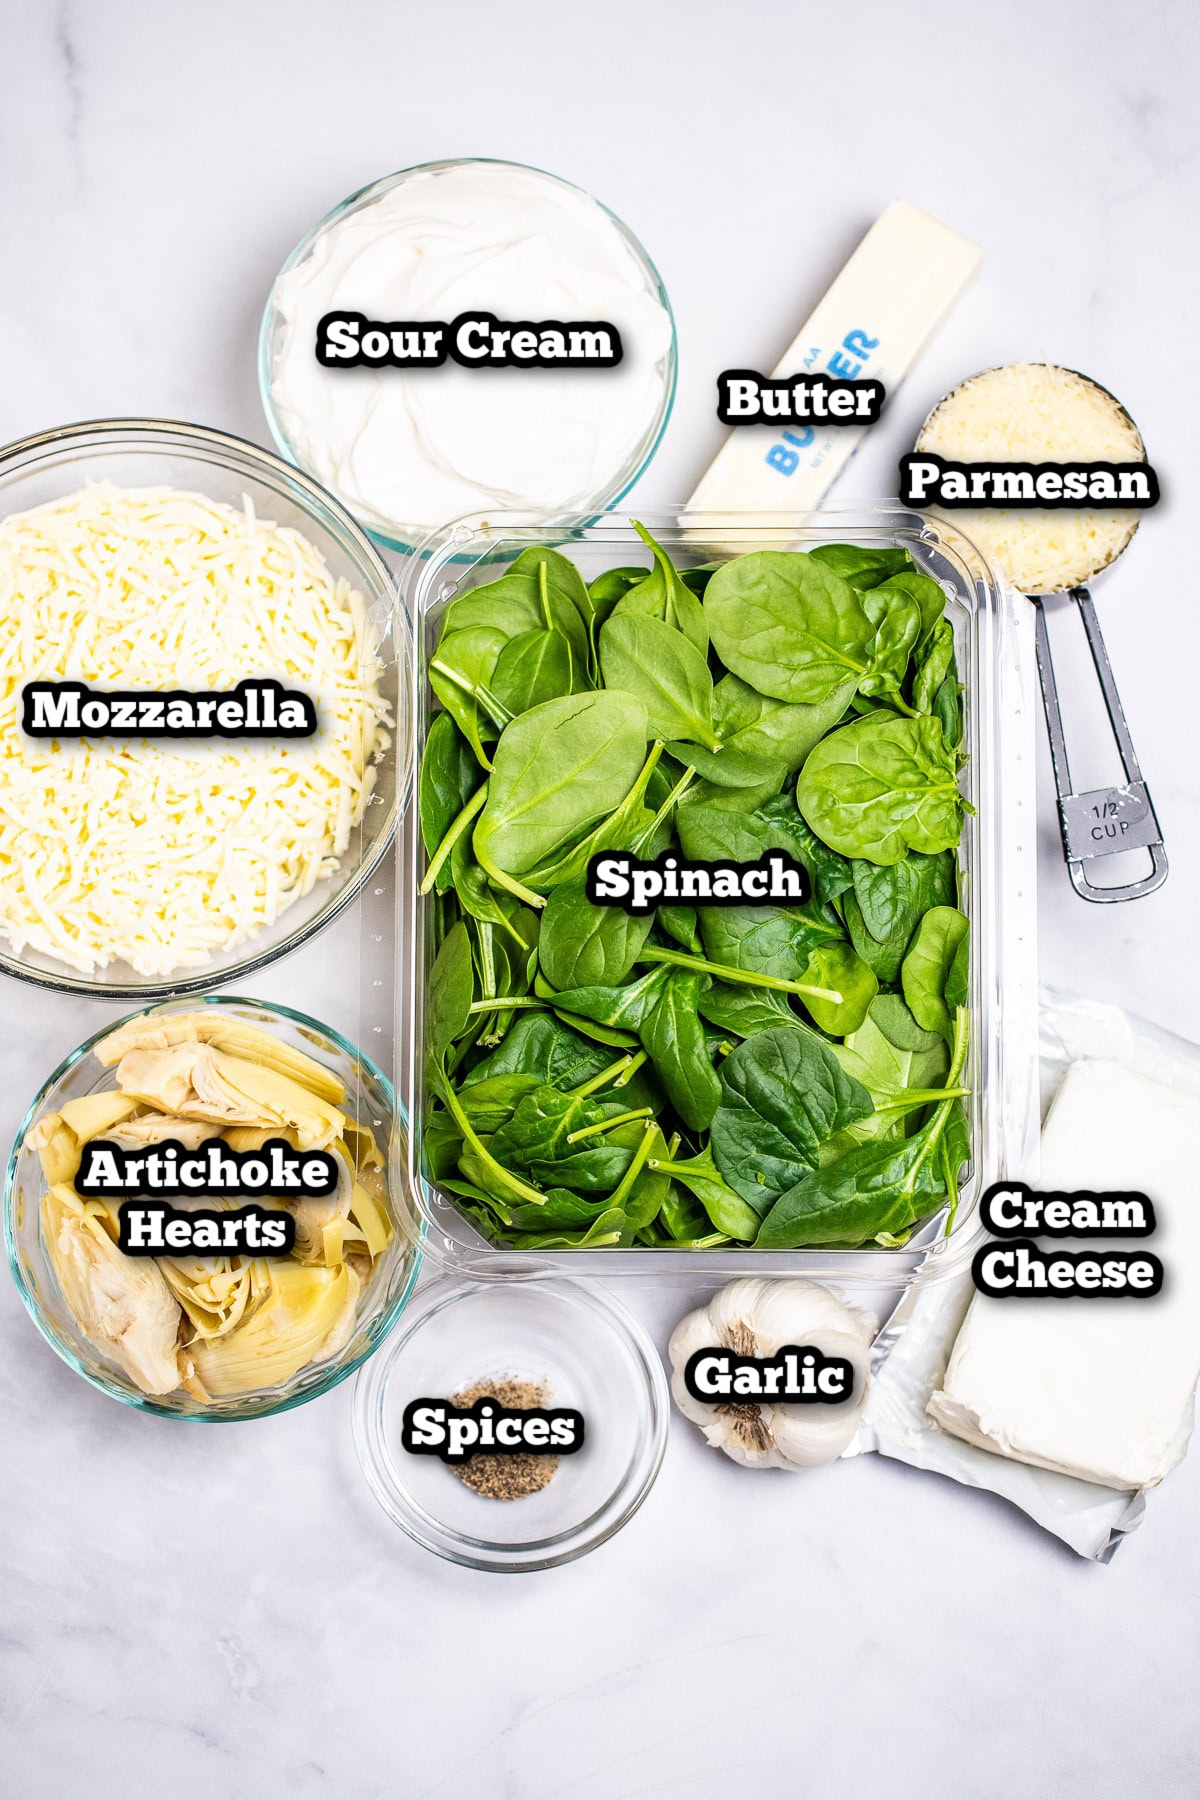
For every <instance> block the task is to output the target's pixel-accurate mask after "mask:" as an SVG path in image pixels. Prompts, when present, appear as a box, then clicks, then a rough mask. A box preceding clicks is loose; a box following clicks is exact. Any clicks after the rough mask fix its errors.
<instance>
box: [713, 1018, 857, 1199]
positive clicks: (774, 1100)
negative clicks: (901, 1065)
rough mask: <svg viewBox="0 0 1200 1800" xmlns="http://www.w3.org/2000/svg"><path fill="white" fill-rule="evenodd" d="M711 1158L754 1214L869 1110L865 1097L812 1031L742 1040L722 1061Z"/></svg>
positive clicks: (769, 1033) (761, 1034) (785, 1031)
mask: <svg viewBox="0 0 1200 1800" xmlns="http://www.w3.org/2000/svg"><path fill="white" fill-rule="evenodd" d="M721 1089H722V1097H721V1104H720V1106H719V1107H718V1108H717V1111H716V1113H715V1115H714V1117H713V1121H712V1128H711V1131H710V1143H711V1145H712V1154H713V1160H714V1161H715V1162H716V1165H717V1167H718V1169H719V1170H720V1172H721V1174H722V1175H723V1176H724V1177H725V1179H726V1181H728V1182H729V1184H730V1186H731V1187H733V1188H735V1189H736V1190H737V1192H738V1193H739V1194H740V1195H741V1196H742V1198H743V1200H746V1201H747V1202H748V1203H749V1204H750V1205H751V1206H752V1207H754V1209H755V1211H756V1212H759V1213H764V1212H766V1211H767V1209H768V1207H769V1206H770V1205H771V1203H772V1202H773V1201H774V1200H776V1199H777V1198H778V1196H779V1195H780V1194H781V1193H783V1192H784V1191H785V1190H787V1189H788V1188H790V1187H792V1186H793V1185H794V1184H795V1183H796V1182H797V1181H799V1180H800V1179H801V1177H802V1176H803V1175H804V1174H805V1173H806V1172H807V1171H808V1170H809V1169H811V1168H812V1167H813V1166H814V1164H815V1163H816V1160H817V1152H818V1150H819V1149H820V1146H821V1144H822V1143H823V1142H824V1140H825V1139H826V1138H828V1137H831V1136H832V1135H833V1133H834V1132H835V1131H841V1130H843V1129H844V1128H845V1127H846V1126H847V1125H849V1124H851V1123H852V1122H853V1121H854V1120H855V1119H861V1118H865V1117H866V1116H867V1114H868V1113H870V1111H871V1096H870V1094H868V1092H867V1090H866V1089H865V1088H864V1087H863V1086H862V1084H861V1083H860V1082H857V1081H855V1080H854V1078H853V1076H851V1075H847V1074H846V1073H845V1071H844V1070H843V1069H842V1067H841V1065H840V1064H839V1062H838V1060H837V1058H836V1057H835V1056H834V1054H833V1052H832V1051H831V1050H829V1049H828V1048H827V1047H826V1046H825V1045H824V1044H822V1043H821V1042H820V1040H819V1039H818V1038H816V1037H815V1036H813V1035H812V1033H810V1032H802V1031H791V1030H788V1029H787V1028H783V1029H780V1030H774V1031H762V1032H759V1033H758V1034H757V1035H756V1036H754V1037H751V1038H747V1039H746V1040H745V1041H744V1042H743V1043H741V1044H739V1045H738V1048H737V1049H736V1050H735V1051H734V1052H733V1053H732V1055H730V1056H728V1057H727V1058H726V1059H725V1062H724V1063H723V1064H722V1067H721Z"/></svg>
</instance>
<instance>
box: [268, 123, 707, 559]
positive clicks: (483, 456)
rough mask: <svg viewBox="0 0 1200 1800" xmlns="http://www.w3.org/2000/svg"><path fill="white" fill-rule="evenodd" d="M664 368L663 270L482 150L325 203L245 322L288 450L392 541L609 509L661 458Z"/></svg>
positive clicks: (671, 353) (671, 387)
mask: <svg viewBox="0 0 1200 1800" xmlns="http://www.w3.org/2000/svg"><path fill="white" fill-rule="evenodd" d="M481 319H482V320H485V321H486V320H488V319H490V320H491V321H492V325H491V326H490V327H489V326H488V325H486V324H484V325H480V324H478V323H474V322H475V321H479V320H481ZM464 321H465V322H466V323H465V324H461V322H464ZM439 325H440V326H442V327H444V330H443V331H442V332H441V333H440V334H439V333H438V332H437V330H436V327H437V326H439ZM418 326H419V327H421V328H422V329H421V332H420V335H419V336H417V335H416V334H415V332H414V327H418ZM456 327H460V329H456ZM572 327H574V328H575V330H574V332H572V329H571V328H572ZM581 328H586V329H587V331H588V337H587V339H586V340H585V341H584V342H583V344H582V347H581V345H580V342H579V331H580V329H581ZM604 328H611V329H610V331H609V332H608V333H607V335H606V332H605V329H604ZM497 340H499V343H497ZM531 343H532V344H534V345H536V348H534V349H533V350H532V351H528V350H527V347H528V346H530V344H531ZM560 346H561V350H562V354H557V352H559V350H560ZM614 347H616V348H617V352H618V354H617V356H616V357H615V358H614V357H613V355H612V350H613V348H614ZM414 350H416V351H417V352H418V353H421V352H422V351H427V352H429V353H430V354H429V356H428V360H425V359H423V360H420V361H412V360H410V358H411V357H412V353H413V351H414ZM593 351H595V352H596V355H595V360H593V361H591V362H589V361H587V360H586V358H587V357H588V355H589V353H591V352H593ZM675 378H676V340H675V322H674V318H673V316H672V313H671V306H670V302H669V300H668V298H667V293H666V289H665V288H664V286H663V283H662V279H661V277H660V276H659V273H658V271H657V269H656V268H655V266H654V264H653V263H652V262H651V260H650V258H649V257H648V256H647V254H646V252H645V250H644V249H643V248H642V246H641V244H640V243H639V242H638V240H637V238H636V237H634V235H633V233H632V232H631V231H630V230H629V229H628V227H627V226H626V225H624V224H623V223H622V222H621V220H620V219H618V218H616V217H615V215H614V214H613V213H611V212H610V211H609V210H608V208H607V207H605V206H602V205H601V204H600V202H599V201H597V200H594V199H593V198H592V197H591V195H590V194H587V193H585V192H584V191H583V189H582V188H578V187H575V186H573V185H572V184H571V183H570V182H567V181H562V180H560V179H559V178H558V177H557V176H554V175H548V174H546V173H544V172H543V171H542V170H540V169H533V168H528V167H526V166H525V165H523V164H520V163H509V162H497V161H491V160H486V159H482V158H468V159H459V160H452V161H445V162H434V163H423V164H421V165H419V166H418V167H416V168H411V169H404V170H401V171H400V172H399V173H398V174H395V175H388V176H385V177H384V178H383V179H382V180H381V181H376V182H374V183H372V184H371V186H369V187H366V188H363V189H361V190H360V192H358V193H356V194H352V195H351V196H350V197H349V199H347V200H344V201H343V202H342V203H341V205H340V206H337V207H335V208H334V210H333V211H332V212H331V213H329V214H328V215H327V216H326V217H325V218H324V219H322V220H321V221H320V223H319V224H318V225H316V226H315V227H314V228H313V230H312V231H310V232H309V233H308V235H307V236H306V237H305V238H304V239H303V241H302V242H301V243H300V244H298V245H297V247H296V248H295V250H293V252H292V254H291V255H290V256H289V257H288V259H287V261H286V262H285V263H284V265H283V267H282V269H281V270H280V272H279V274H278V276H277V277H276V279H275V284H274V286H273V288H272V290H271V296H270V299H269V301H268V303H267V308H266V312H265V314H264V316H263V322H262V330H261V334H260V340H259V381H260V385H261V390H262V398H263V406H264V408H265V411H266V415H267V421H268V424H269V425H270V428H271V432H272V435H273V436H274V438H275V441H276V443H277V444H278V446H279V448H280V450H281V451H282V452H283V454H284V455H285V456H286V457H288V459H289V460H290V461H292V462H294V463H296V464H297V465H298V466H299V467H300V468H302V469H304V470H305V471H306V472H307V473H308V474H310V475H312V476H314V477H315V478H316V479H317V480H319V481H320V482H322V483H323V485H324V486H326V487H327V488H329V489H330V491H331V492H333V493H334V494H335V495H336V496H337V497H338V498H339V499H340V500H341V501H342V502H343V504H344V505H345V506H346V507H347V508H348V509H349V510H350V511H351V512H352V513H353V514H354V515H355V517H356V518H357V519H358V520H359V521H360V522H361V523H362V524H363V525H364V526H365V527H366V529H367V530H368V531H369V532H370V533H371V534H372V536H374V537H375V538H377V539H378V540H379V541H380V542H381V543H384V544H386V545H388V546H389V547H390V548H392V549H398V550H410V549H412V548H413V547H414V545H416V544H417V543H418V542H419V541H420V540H421V539H423V538H424V537H425V536H426V535H427V534H428V533H429V532H430V531H432V530H435V529H436V528H438V527H439V526H444V525H446V524H447V523H449V522H450V521H451V520H454V519H460V518H465V517H474V518H487V517H488V516H489V515H490V514H492V513H494V512H496V511H500V510H503V511H504V512H505V513H506V514H507V515H509V516H514V515H515V516H519V517H521V518H522V519H523V520H525V521H526V522H528V523H529V524H535V525H536V524H542V523H546V524H549V523H553V522H554V521H555V520H557V519H560V518H563V517H566V516H578V515H579V514H580V513H600V512H602V511H603V510H604V508H606V507H608V506H611V505H613V504H614V503H615V502H616V501H618V500H619V499H620V498H621V497H622V495H623V494H625V493H627V492H628V490H629V489H630V488H631V487H632V485H633V483H634V482H635V481H636V480H637V478H638V476H639V475H640V474H641V473H642V471H643V469H644V468H645V467H646V465H647V463H648V462H649V461H650V459H651V457H652V456H653V455H654V452H655V450H656V449H657V447H658V444H659V441H660V439H661V437H662V434H663V431H664V430H665V428H666V424H667V420H668V418H669V417H670V412H671V406H672V402H673V400H674V395H675Z"/></svg>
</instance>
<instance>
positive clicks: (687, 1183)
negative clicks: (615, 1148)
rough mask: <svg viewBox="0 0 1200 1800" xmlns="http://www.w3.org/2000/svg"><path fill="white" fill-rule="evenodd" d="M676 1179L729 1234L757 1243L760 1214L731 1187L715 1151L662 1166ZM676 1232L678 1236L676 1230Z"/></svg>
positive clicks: (716, 1224)
mask: <svg viewBox="0 0 1200 1800" xmlns="http://www.w3.org/2000/svg"><path fill="white" fill-rule="evenodd" d="M659 1167H660V1169H661V1170H662V1172H663V1173H665V1174H669V1175H670V1177H671V1180H672V1182H673V1183H674V1184H675V1185H676V1186H679V1187H684V1188H687V1189H689V1190H690V1191H691V1193H692V1194H694V1195H695V1197H696V1199H697V1200H698V1201H699V1202H700V1204H701V1206H702V1207H703V1208H704V1211H705V1214H706V1215H707V1218H708V1219H709V1220H711V1222H712V1223H713V1224H714V1225H715V1226H716V1228H717V1230H718V1231H719V1232H721V1233H723V1235H724V1236H725V1237H728V1238H740V1239H741V1240H742V1241H743V1242H744V1243H753V1242H754V1239H755V1237H756V1236H757V1234H758V1227H759V1223H760V1217H759V1214H758V1213H757V1212H756V1211H755V1210H754V1208H753V1207H752V1206H749V1205H748V1204H747V1203H746V1201H745V1200H743V1199H742V1196H741V1195H740V1194H739V1193H738V1192H737V1191H736V1189H734V1188H732V1187H730V1185H729V1183H728V1182H727V1181H726V1180H725V1177H724V1176H723V1175H722V1174H721V1172H720V1170H719V1169H718V1168H717V1166H716V1164H715V1163H714V1162H713V1159H712V1152H711V1151H710V1150H705V1152H704V1153H703V1155H702V1156H696V1157H692V1158H691V1159H690V1160H685V1161H683V1162H674V1161H672V1162H667V1163H662V1164H660V1165H659ZM672 1235H678V1234H676V1233H673V1234H672Z"/></svg>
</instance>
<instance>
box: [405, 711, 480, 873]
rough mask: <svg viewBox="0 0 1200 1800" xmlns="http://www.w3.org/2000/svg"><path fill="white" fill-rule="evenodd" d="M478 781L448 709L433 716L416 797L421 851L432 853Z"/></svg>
mask: <svg viewBox="0 0 1200 1800" xmlns="http://www.w3.org/2000/svg"><path fill="white" fill-rule="evenodd" d="M478 782H479V764H478V762H477V761H476V759H475V756H474V754H473V752H472V750H471V746H470V745H469V744H468V743H467V740H466V738H465V737H464V736H463V734H462V732H461V731H460V730H459V729H458V726H457V725H456V724H455V723H454V719H453V717H452V716H451V714H450V713H448V712H440V713H438V714H437V715H436V716H435V718H434V719H433V721H432V723H431V725H430V727H429V730H428V732H427V734H426V737H425V754H424V755H423V756H422V758H421V785H420V796H419V800H418V807H419V814H420V821H421V839H422V842H423V843H424V845H425V853H426V855H427V856H432V855H433V854H434V851H435V850H436V849H437V847H438V845H439V844H440V843H441V841H442V839H443V838H444V837H445V835H446V833H447V831H448V830H449V829H450V826H451V825H452V824H453V823H454V820H455V819H456V818H457V817H458V815H459V813H460V812H461V811H462V809H463V807H464V806H465V805H466V803H467V801H468V800H469V799H470V798H471V795H472V794H473V793H474V792H475V788H476V786H477V785H478ZM449 880H450V875H449V871H448V870H447V871H446V873H445V875H444V876H439V877H438V882H439V886H440V887H441V888H442V889H443V891H444V889H445V888H446V887H447V886H448V885H449Z"/></svg>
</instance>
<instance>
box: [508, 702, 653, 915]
mask: <svg viewBox="0 0 1200 1800" xmlns="http://www.w3.org/2000/svg"><path fill="white" fill-rule="evenodd" d="M645 753H646V715H645V709H644V708H643V707H642V706H641V704H640V703H639V702H638V701H636V700H633V699H631V698H630V696H629V695H627V694H608V693H595V694H573V695H570V696H567V697H566V698H564V699H561V700H547V701H546V702H545V703H544V704H543V705H541V706H535V707H534V708H533V709H532V710H531V711H530V712H527V713H522V715H521V717H520V718H519V719H514V720H513V722H512V724H511V725H510V726H509V727H508V729H507V730H506V731H505V732H504V733H503V735H502V737H501V739H500V742H499V744H498V745H497V746H496V757H495V766H494V769H493V773H492V777H491V780H490V782H489V784H488V797H487V802H486V804H485V806H484V808H483V811H482V813H481V814H480V818H479V822H478V824H477V825H476V827H475V832H474V845H475V854H476V856H477V857H478V859H479V861H480V863H481V864H482V866H483V867H484V869H485V870H486V871H487V873H488V874H489V875H490V876H491V877H492V878H493V880H500V881H501V883H502V885H506V886H512V883H511V882H504V880H503V877H504V875H505V874H507V875H510V876H519V875H521V874H523V873H525V872H526V871H527V870H531V869H533V868H535V867H536V866H537V864H538V863H539V862H542V861H544V860H545V859H547V858H548V857H550V856H552V855H553V854H554V853H555V852H558V851H561V850H562V848H563V847H564V846H565V845H566V844H568V843H570V841H571V840H572V839H573V838H575V837H577V836H579V835H580V834H582V833H583V832H586V831H587V830H589V829H590V828H591V827H592V826H594V825H595V824H597V823H598V822H599V821H600V820H601V819H603V818H604V817H605V816H606V815H607V814H609V813H611V812H612V811H613V810H614V809H615V808H616V807H618V806H619V805H620V804H621V801H622V800H623V799H624V797H625V795H626V794H627V793H628V792H629V789H630V788H631V787H632V786H633V783H634V782H635V781H636V780H637V777H638V774H639V772H640V770H641V767H642V763H643V761H644V758H645ZM521 897H522V898H528V895H527V894H523V895H522V896H521Z"/></svg>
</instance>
